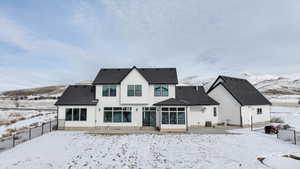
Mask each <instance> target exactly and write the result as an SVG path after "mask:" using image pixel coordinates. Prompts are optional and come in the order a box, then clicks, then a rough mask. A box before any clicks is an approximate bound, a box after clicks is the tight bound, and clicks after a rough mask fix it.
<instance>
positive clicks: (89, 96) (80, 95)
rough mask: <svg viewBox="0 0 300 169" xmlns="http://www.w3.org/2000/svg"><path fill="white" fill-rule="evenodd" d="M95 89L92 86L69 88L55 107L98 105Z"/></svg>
mask: <svg viewBox="0 0 300 169" xmlns="http://www.w3.org/2000/svg"><path fill="white" fill-rule="evenodd" d="M97 102H98V101H97V100H95V88H94V87H93V86H90V85H74V86H69V87H68V88H67V89H66V90H65V92H64V93H63V94H62V96H61V97H60V98H59V99H58V101H57V102H56V103H55V105H57V106H59V105H96V104H97Z"/></svg>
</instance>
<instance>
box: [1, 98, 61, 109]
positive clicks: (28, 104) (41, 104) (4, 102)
mask: <svg viewBox="0 0 300 169" xmlns="http://www.w3.org/2000/svg"><path fill="white" fill-rule="evenodd" d="M55 102H56V100H50V99H49V100H18V101H14V100H8V99H1V100H0V107H3V108H5V107H8V108H12V107H16V104H18V105H19V107H24V108H36V109H38V108H40V109H55V108H56V107H55V105H54V103H55Z"/></svg>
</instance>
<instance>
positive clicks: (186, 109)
mask: <svg viewBox="0 0 300 169" xmlns="http://www.w3.org/2000/svg"><path fill="white" fill-rule="evenodd" d="M185 118H186V119H185V125H186V131H188V130H189V125H188V106H185Z"/></svg>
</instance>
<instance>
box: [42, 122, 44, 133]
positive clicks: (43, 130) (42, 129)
mask: <svg viewBox="0 0 300 169" xmlns="http://www.w3.org/2000/svg"><path fill="white" fill-rule="evenodd" d="M43 134H44V123H42V135H43Z"/></svg>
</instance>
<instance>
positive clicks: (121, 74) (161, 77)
mask: <svg viewBox="0 0 300 169" xmlns="http://www.w3.org/2000/svg"><path fill="white" fill-rule="evenodd" d="M132 69H136V70H138V71H139V72H140V73H141V75H142V76H143V77H144V78H145V79H146V80H147V81H148V83H150V84H177V83H178V79H177V71H176V68H137V67H135V66H134V67H133V68H131V69H130V68H126V69H124V68H123V69H101V70H100V71H99V73H98V75H97V76H96V78H95V80H94V82H93V84H120V83H121V81H122V80H123V79H124V78H125V77H126V76H127V74H128V73H129V72H130V71H131V70H132Z"/></svg>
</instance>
